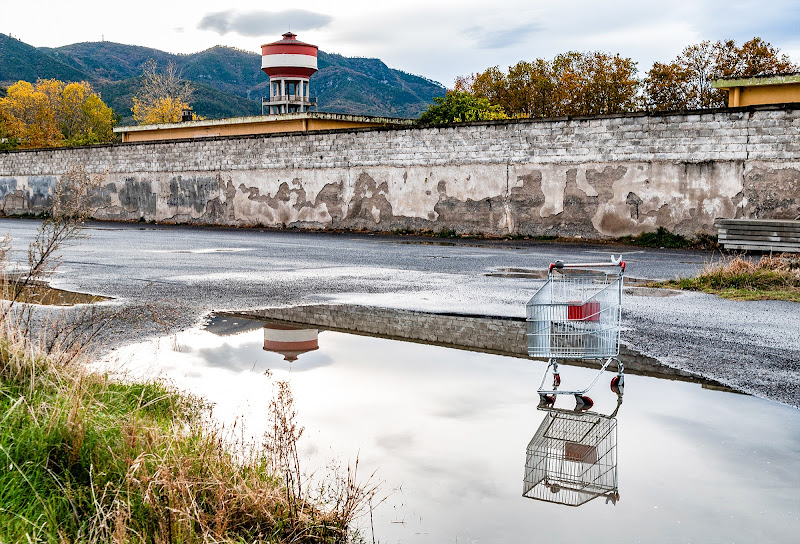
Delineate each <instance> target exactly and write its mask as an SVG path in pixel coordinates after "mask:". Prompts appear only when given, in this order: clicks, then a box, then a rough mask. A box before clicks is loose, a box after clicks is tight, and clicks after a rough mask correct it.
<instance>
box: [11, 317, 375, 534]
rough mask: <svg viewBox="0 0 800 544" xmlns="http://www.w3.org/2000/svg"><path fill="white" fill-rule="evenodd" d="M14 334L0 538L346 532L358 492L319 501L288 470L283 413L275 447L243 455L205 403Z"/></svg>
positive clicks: (292, 435)
mask: <svg viewBox="0 0 800 544" xmlns="http://www.w3.org/2000/svg"><path fill="white" fill-rule="evenodd" d="M4 332H5V334H3V335H2V338H0V542H59V543H62V542H153V543H155V542H210V541H212V542H341V541H345V540H346V539H347V538H348V524H349V523H350V522H351V521H352V517H353V514H354V510H355V507H356V506H357V502H358V497H357V496H356V495H357V494H358V493H359V492H360V490H359V489H358V488H357V487H356V486H355V485H354V484H353V483H352V482H346V483H349V484H350V485H351V486H352V489H350V490H349V491H348V490H345V491H344V492H342V493H341V494H340V495H338V496H336V497H335V498H334V500H333V501H332V502H329V503H327V504H322V503H320V502H317V503H315V502H314V501H312V500H309V499H308V494H307V493H305V494H304V493H303V492H302V490H301V489H300V485H299V484H300V478H299V476H300V475H299V474H295V473H293V472H291V470H288V469H289V465H291V464H292V463H287V462H286V460H287V459H289V460H291V459H290V458H287V457H286V453H287V452H288V453H289V454H290V455H295V456H296V450H293V447H294V442H295V441H296V439H297V438H298V437H299V434H298V433H296V432H295V430H294V428H293V427H291V426H290V427H289V428H288V432H286V431H287V429H286V427H287V422H286V421H285V420H283V422H282V424H281V423H280V421H281V420H280V418H278V419H276V422H278V424H277V427H276V429H277V431H278V432H277V433H276V434H273V436H272V439H273V440H272V441H271V442H270V441H265V443H264V444H261V445H257V446H254V447H252V448H249V449H248V450H247V453H246V454H245V455H234V454H233V453H231V451H230V447H229V445H228V444H227V442H226V441H225V440H223V437H222V436H220V434H219V432H216V431H214V430H213V428H211V427H210V426H209V424H208V423H207V421H206V420H204V417H203V407H202V406H201V404H200V403H199V402H198V401H197V399H193V398H191V397H187V396H182V395H179V394H177V393H175V392H174V391H171V390H170V389H169V388H167V387H165V386H164V385H161V384H158V383H152V382H151V383H119V382H116V381H114V380H111V379H109V378H108V377H106V376H104V375H98V374H92V373H89V372H87V371H86V370H84V368H83V366H82V365H81V364H80V362H79V361H78V360H71V361H70V360H66V362H65V359H63V358H60V359H58V358H54V357H51V356H45V355H42V354H37V353H35V352H33V351H31V350H30V349H29V348H28V344H27V342H25V341H24V340H23V339H21V337H20V335H19V334H17V333H16V331H14V330H6V331H4ZM67 359H69V358H67ZM284 394H288V395H289V397H288V398H286V397H284V398H283V401H284V404H285V402H286V401H288V402H289V403H291V396H290V393H288V390H285V391H284ZM285 408H286V406H285V405H284V407H283V408H282V410H284V413H285ZM279 412H280V411H279ZM279 412H276V414H277V415H280V414H279ZM291 414H292V415H293V411H292V412H291ZM281 425H283V427H284V429H283V431H281V430H280V426H281ZM276 445H277V447H276ZM292 451H294V453H293V454H292ZM295 460H296V457H295ZM293 466H294V465H293ZM284 467H286V468H287V471H284V470H283V468H284Z"/></svg>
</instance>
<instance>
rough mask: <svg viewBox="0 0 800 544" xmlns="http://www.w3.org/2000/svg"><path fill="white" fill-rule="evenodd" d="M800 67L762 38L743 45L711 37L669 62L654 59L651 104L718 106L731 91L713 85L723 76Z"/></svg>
mask: <svg viewBox="0 0 800 544" xmlns="http://www.w3.org/2000/svg"><path fill="white" fill-rule="evenodd" d="M798 69H800V68H799V67H798V66H797V65H796V64H793V63H792V62H791V60H790V59H789V57H788V56H786V55H784V54H781V53H780V52H779V50H778V49H777V48H775V47H772V45H770V44H769V43H768V42H765V41H764V40H762V39H761V38H758V37H756V38H753V39H752V40H750V41H748V42H745V43H744V44H742V46H741V47H738V46H737V45H736V42H735V41H734V40H726V41H717V42H711V41H709V40H706V41H703V42H700V43H697V44H693V45H689V46H687V47H686V48H685V49H684V50H683V51H682V52H681V54H680V55H678V56H677V57H676V58H675V59H674V60H673V61H672V62H670V63H668V64H662V63H658V62H656V63H654V64H653V67H652V68H651V69H650V71H649V72H648V73H647V77H646V78H645V80H644V95H645V101H646V103H647V106H648V107H649V108H650V109H653V110H670V109H697V108H718V107H724V106H725V105H727V93H726V92H725V91H721V90H719V89H714V88H712V87H711V82H712V81H714V80H715V79H719V78H722V77H752V76H759V75H765V74H775V73H785V72H795V71H797V70H798Z"/></svg>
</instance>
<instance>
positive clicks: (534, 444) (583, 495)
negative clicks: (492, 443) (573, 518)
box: [522, 395, 622, 506]
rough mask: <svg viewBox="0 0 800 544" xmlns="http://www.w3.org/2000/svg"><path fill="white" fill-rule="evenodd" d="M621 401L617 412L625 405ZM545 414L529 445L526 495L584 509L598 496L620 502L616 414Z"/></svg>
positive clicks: (551, 410)
mask: <svg viewBox="0 0 800 544" xmlns="http://www.w3.org/2000/svg"><path fill="white" fill-rule="evenodd" d="M621 399H622V397H621V395H620V396H619V397H618V404H617V409H619V405H620V404H621V403H622V400H621ZM540 409H541V410H544V411H545V412H546V415H545V417H544V419H543V420H542V423H541V424H540V425H539V429H538V430H537V431H536V434H534V436H533V438H531V441H530V443H529V444H528V447H527V451H526V457H525V478H524V481H523V488H522V495H523V496H524V497H527V498H530V499H536V500H540V501H546V502H553V503H557V504H564V505H567V506H580V505H582V504H585V503H587V502H589V501H590V500H592V499H595V498H597V497H605V499H606V503H608V502H609V501H610V502H612V503H613V504H616V502H617V500H619V488H618V482H617V419H616V414H617V410H614V413H613V414H612V415H610V416H605V415H602V414H598V413H594V412H582V411H570V410H563V409H559V408H552V407H544V408H542V407H540Z"/></svg>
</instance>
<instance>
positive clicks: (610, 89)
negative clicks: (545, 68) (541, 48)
mask: <svg viewBox="0 0 800 544" xmlns="http://www.w3.org/2000/svg"><path fill="white" fill-rule="evenodd" d="M552 66H553V75H554V87H555V89H554V90H555V92H554V95H555V97H556V101H557V104H558V106H557V107H558V109H559V110H560V111H558V115H597V114H606V113H622V112H628V111H634V110H636V109H638V106H639V100H638V92H639V80H638V79H637V77H636V72H637V70H636V62H634V61H633V60H632V59H630V58H624V57H621V56H619V55H618V54H617V55H610V54H608V53H603V52H602V51H592V52H589V53H581V52H578V51H569V52H567V53H562V54H561V55H558V56H556V58H555V59H553V63H552Z"/></svg>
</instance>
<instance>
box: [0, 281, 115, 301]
mask: <svg viewBox="0 0 800 544" xmlns="http://www.w3.org/2000/svg"><path fill="white" fill-rule="evenodd" d="M0 298H2V299H3V300H16V301H17V302H24V303H27V304H40V305H43V306H75V305H76V304H94V303H96V302H103V301H106V300H110V299H109V298H108V297H101V296H99V295H90V294H87V293H77V292H75V291H65V290H64V289H56V288H55V287H50V286H49V285H47V284H46V283H44V282H30V283H28V284H27V285H23V283H22V282H20V281H16V280H7V281H4V282H2V283H0Z"/></svg>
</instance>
